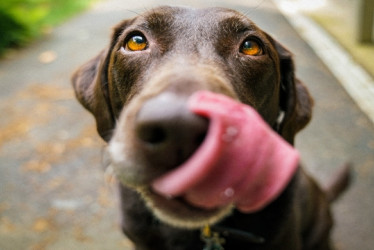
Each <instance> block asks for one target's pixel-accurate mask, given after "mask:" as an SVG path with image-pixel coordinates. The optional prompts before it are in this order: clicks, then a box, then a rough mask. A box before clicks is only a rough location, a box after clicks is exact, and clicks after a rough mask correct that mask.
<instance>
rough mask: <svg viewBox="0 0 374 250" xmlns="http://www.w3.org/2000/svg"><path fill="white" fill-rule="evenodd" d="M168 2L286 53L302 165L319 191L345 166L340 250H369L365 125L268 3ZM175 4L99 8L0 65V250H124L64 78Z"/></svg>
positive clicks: (83, 119) (371, 174) (89, 128)
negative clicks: (140, 21) (210, 10)
mask: <svg viewBox="0 0 374 250" xmlns="http://www.w3.org/2000/svg"><path fill="white" fill-rule="evenodd" d="M245 2H246V1H239V0H234V1H230V3H229V1H226V2H224V1H213V0H212V1H205V2H204V3H201V2H199V1H178V4H182V5H188V6H194V7H208V6H223V7H231V8H234V9H237V10H240V11H242V12H244V13H246V14H247V15H248V16H249V17H250V18H252V19H253V20H254V21H255V22H257V24H258V25H259V26H260V27H262V28H263V29H264V30H266V31H268V32H269V33H271V34H272V35H273V36H274V37H276V38H277V39H278V40H280V41H281V42H283V43H284V44H285V45H287V46H288V47H289V48H290V49H291V50H292V51H293V53H294V54H295V60H296V66H297V75H298V76H299V78H301V79H302V80H303V81H304V82H305V83H306V84H307V86H308V87H309V89H310V90H311V92H312V95H313V96H314V98H315V102H316V105H315V109H314V116H313V121H312V123H311V124H310V125H309V126H308V127H307V128H306V129H305V130H304V131H303V132H302V133H300V135H299V136H298V137H297V140H296V146H297V148H298V149H299V150H300V151H301V154H302V159H303V162H304V163H305V165H306V167H307V168H308V170H309V172H311V173H312V174H313V175H314V176H316V178H317V179H318V180H320V181H321V182H322V183H326V182H327V181H328V179H329V177H330V176H331V175H332V173H333V172H334V171H336V169H337V167H338V166H339V165H341V164H342V163H343V162H345V161H351V162H353V163H354V165H355V171H354V172H355V181H354V183H353V185H352V187H351V188H350V190H349V191H348V192H347V193H346V194H345V195H344V196H343V197H342V199H340V200H339V201H338V202H337V203H336V204H335V205H334V212H335V218H336V228H335V231H334V238H335V241H336V245H337V246H338V249H340V250H351V249H360V250H371V249H373V246H374V237H373V231H374V209H373V207H374V195H373V193H372V190H374V126H373V124H372V123H371V122H370V121H369V120H368V118H367V117H366V116H365V115H364V114H362V113H361V112H360V110H359V109H358V108H357V106H356V104H355V103H354V102H353V101H352V100H351V99H350V97H349V96H348V95H347V94H346V92H345V91H344V90H343V88H342V87H341V86H340V84H339V82H338V81H337V80H336V79H335V78H334V77H333V76H332V75H331V73H330V72H329V71H328V70H327V68H326V67H325V66H324V65H323V64H322V63H321V61H320V60H319V59H318V57H317V56H316V54H315V52H314V51H313V50H312V49H311V48H310V47H309V46H308V45H307V44H306V43H305V42H304V41H303V40H302V39H301V38H300V37H299V35H298V34H297V33H296V32H295V31H294V30H293V29H292V28H291V26H290V25H289V24H288V23H287V21H286V19H285V18H284V17H283V16H282V15H281V14H280V13H279V11H278V10H277V9H276V8H275V6H274V5H273V4H272V2H271V1H266V0H265V1H262V0H256V1H247V2H251V3H245ZM160 3H162V4H173V3H175V1H172V0H170V1H148V0H147V1H146V0H141V1H137V2H135V3H134V2H133V1H124V0H108V1H105V2H102V3H99V4H97V5H96V6H95V7H94V8H93V9H91V10H90V11H87V12H86V13H83V14H82V15H80V16H78V17H76V18H74V19H72V20H71V21H69V22H67V23H66V24H64V25H63V26H61V27H59V28H57V29H55V30H54V31H53V33H52V34H51V35H50V36H48V37H47V38H46V39H45V40H43V41H40V42H36V43H34V44H33V45H31V46H30V47H28V48H26V49H23V50H21V51H19V52H16V53H13V54H12V55H11V56H10V57H9V58H8V59H5V60H2V61H0V114H1V118H2V119H0V249H1V250H18V249H51V250H58V249H91V250H92V249H93V250H95V249H97V250H102V249H104V250H105V249H108V250H109V249H132V248H131V243H130V242H129V241H128V240H126V239H125V238H124V237H123V236H122V235H121V233H120V229H119V224H118V221H119V214H118V207H117V205H118V204H117V199H116V195H117V194H116V188H115V185H114V184H111V183H107V182H105V181H104V177H103V172H104V171H103V167H102V163H101V161H102V157H101V155H102V150H103V147H104V143H103V142H102V141H101V140H100V139H99V138H98V136H97V135H96V131H95V127H94V120H93V118H92V117H91V115H90V114H88V113H87V112H86V111H85V110H83V108H82V107H81V106H80V105H79V104H78V103H77V102H76V101H75V99H74V95H73V92H72V89H71V87H70V82H69V77H70V75H71V73H72V72H73V71H74V69H75V68H76V67H77V66H79V65H81V64H82V63H84V62H85V61H87V60H88V59H89V58H91V57H93V56H95V55H96V54H97V53H98V52H99V51H100V50H101V49H102V48H104V47H105V46H106V45H107V44H108V42H109V34H110V27H112V26H113V25H115V24H116V23H117V22H119V21H120V20H122V19H124V18H128V17H131V16H134V15H135V13H139V12H142V11H143V10H146V9H149V8H151V7H152V6H157V5H159V4H160Z"/></svg>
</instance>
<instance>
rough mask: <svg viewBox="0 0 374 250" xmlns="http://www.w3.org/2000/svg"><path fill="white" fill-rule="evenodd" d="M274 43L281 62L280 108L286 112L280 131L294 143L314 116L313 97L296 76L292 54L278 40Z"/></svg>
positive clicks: (279, 127)
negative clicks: (296, 136)
mask: <svg viewBox="0 0 374 250" xmlns="http://www.w3.org/2000/svg"><path fill="white" fill-rule="evenodd" d="M274 44H275V48H276V50H277V52H278V56H279V62H280V74H281V88H280V92H281V93H280V108H281V110H282V111H283V112H284V117H283V120H282V121H281V123H280V124H279V126H278V133H279V134H281V135H282V136H283V138H285V139H286V140H287V141H288V142H289V143H291V144H293V142H294V137H295V135H296V133H297V132H299V131H300V130H301V129H303V128H304V127H305V126H306V125H307V124H308V123H309V121H310V119H311V117H312V107H313V99H312V97H311V96H310V94H309V91H308V89H307V88H306V87H305V85H304V84H303V83H302V82H301V81H300V80H298V79H297V78H295V74H294V64H293V59H292V54H291V53H290V52H289V51H288V50H287V49H286V48H284V47H283V46H282V45H281V44H279V43H278V42H276V41H274Z"/></svg>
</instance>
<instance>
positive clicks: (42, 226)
mask: <svg viewBox="0 0 374 250" xmlns="http://www.w3.org/2000/svg"><path fill="white" fill-rule="evenodd" d="M50 228H51V224H50V223H49V221H48V220H47V219H45V218H39V219H37V220H36V221H35V222H34V225H33V227H32V229H33V230H34V231H35V232H39V233H42V232H45V231H47V230H49V229H50Z"/></svg>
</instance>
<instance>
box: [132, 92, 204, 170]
mask: <svg viewBox="0 0 374 250" xmlns="http://www.w3.org/2000/svg"><path fill="white" fill-rule="evenodd" d="M135 122H136V124H135V128H136V131H135V133H136V137H137V140H138V142H139V144H138V145H139V148H138V150H142V151H143V154H142V155H143V156H144V157H145V159H146V160H147V161H148V164H150V165H151V166H154V167H157V168H159V169H162V170H164V169H165V170H166V169H170V168H173V167H177V166H179V165H180V164H182V163H183V162H184V161H186V160H187V159H188V158H189V157H190V156H191V155H192V154H193V153H194V152H195V151H196V149H197V148H198V147H199V146H200V144H201V143H202V142H203V141H204V138H205V135H206V133H207V131H208V126H209V122H208V120H207V119H205V118H203V117H200V116H198V115H195V114H193V113H192V112H190V111H189V110H188V108H187V103H186V98H181V97H178V96H176V95H173V94H170V93H166V94H162V95H160V96H157V97H154V98H152V99H149V100H148V101H146V102H145V103H144V105H143V106H142V108H141V109H140V110H139V112H138V114H137V117H136V120H135Z"/></svg>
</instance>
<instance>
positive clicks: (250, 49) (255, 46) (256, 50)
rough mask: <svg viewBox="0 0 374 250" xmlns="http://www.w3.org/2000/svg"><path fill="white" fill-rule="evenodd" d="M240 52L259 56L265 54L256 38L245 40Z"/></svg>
mask: <svg viewBox="0 0 374 250" xmlns="http://www.w3.org/2000/svg"><path fill="white" fill-rule="evenodd" d="M240 52H242V53H243V54H245V55H247V56H259V55H262V54H263V50H262V48H261V46H260V44H259V43H258V42H256V41H255V40H250V39H249V40H245V41H244V43H243V44H242V46H241V48H240Z"/></svg>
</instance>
